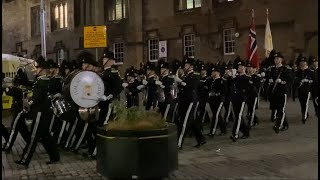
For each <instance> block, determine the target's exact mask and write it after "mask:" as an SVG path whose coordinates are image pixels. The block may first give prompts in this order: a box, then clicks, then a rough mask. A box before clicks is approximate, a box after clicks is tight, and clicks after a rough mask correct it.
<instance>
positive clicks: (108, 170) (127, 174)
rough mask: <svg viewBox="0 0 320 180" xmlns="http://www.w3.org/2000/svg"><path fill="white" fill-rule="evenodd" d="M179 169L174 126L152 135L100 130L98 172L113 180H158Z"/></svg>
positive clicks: (154, 131)
mask: <svg viewBox="0 0 320 180" xmlns="http://www.w3.org/2000/svg"><path fill="white" fill-rule="evenodd" d="M177 168H178V149H177V130H176V126H175V125H174V124H168V127H167V128H164V129H158V130H152V131H105V130H104V129H102V128H100V129H98V137H97V171H98V172H99V173H100V174H101V175H103V176H106V177H108V178H111V179H156V178H157V179H158V178H164V177H168V175H169V173H170V172H172V171H174V170H176V169H177Z"/></svg>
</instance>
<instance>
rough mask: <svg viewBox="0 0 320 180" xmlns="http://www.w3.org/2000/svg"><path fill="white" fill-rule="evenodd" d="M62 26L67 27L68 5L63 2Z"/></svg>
mask: <svg viewBox="0 0 320 180" xmlns="http://www.w3.org/2000/svg"><path fill="white" fill-rule="evenodd" d="M64 27H68V5H67V3H65V4H64Z"/></svg>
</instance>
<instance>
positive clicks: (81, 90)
mask: <svg viewBox="0 0 320 180" xmlns="http://www.w3.org/2000/svg"><path fill="white" fill-rule="evenodd" d="M104 88H105V87H104V83H103V81H102V79H101V77H100V76H99V75H98V74H96V73H94V72H91V71H76V72H72V73H71V74H70V75H69V76H67V77H66V79H65V81H64V83H63V87H62V93H63V96H64V98H65V100H66V101H67V102H73V103H75V104H76V105H78V106H79V107H83V108H92V107H95V106H96V105H98V104H99V102H100V100H101V97H102V96H104Z"/></svg>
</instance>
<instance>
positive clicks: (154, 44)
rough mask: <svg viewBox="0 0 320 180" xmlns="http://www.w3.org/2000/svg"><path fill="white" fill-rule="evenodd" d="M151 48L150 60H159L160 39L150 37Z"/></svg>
mask: <svg viewBox="0 0 320 180" xmlns="http://www.w3.org/2000/svg"><path fill="white" fill-rule="evenodd" d="M148 47H149V48H148V49H149V61H150V62H157V61H158V59H159V40H158V39H150V40H149V43H148Z"/></svg>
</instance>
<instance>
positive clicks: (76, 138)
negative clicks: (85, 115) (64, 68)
mask: <svg viewBox="0 0 320 180" xmlns="http://www.w3.org/2000/svg"><path fill="white" fill-rule="evenodd" d="M78 62H79V63H78V64H79V67H80V68H81V70H83V71H92V70H93V69H94V65H95V64H96V63H95V61H94V57H93V55H92V54H90V53H87V52H81V53H80V54H79V56H78ZM76 72H78V70H77V69H76V70H74V72H72V73H76ZM72 73H71V74H72ZM71 74H70V75H71ZM66 79H67V81H69V80H68V79H69V78H68V77H67V78H66ZM66 87H68V86H66ZM71 104H72V105H71V106H72V107H73V111H74V114H75V115H76V116H75V117H76V122H77V123H76V128H75V131H74V134H73V137H72V139H71V142H69V143H68V140H67V144H68V145H69V144H70V148H71V149H72V151H73V152H77V151H78V149H79V147H80V145H81V144H83V143H84V141H83V140H84V139H85V135H86V134H87V135H89V134H90V133H88V132H87V130H88V126H89V124H88V123H86V122H84V121H82V120H81V118H80V116H79V113H78V109H79V107H78V106H77V105H76V104H75V103H71ZM77 120H78V121H77ZM74 125H75V124H74ZM68 139H69V140H70V138H68Z"/></svg>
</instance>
